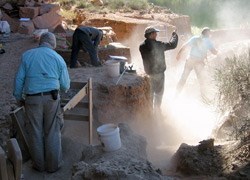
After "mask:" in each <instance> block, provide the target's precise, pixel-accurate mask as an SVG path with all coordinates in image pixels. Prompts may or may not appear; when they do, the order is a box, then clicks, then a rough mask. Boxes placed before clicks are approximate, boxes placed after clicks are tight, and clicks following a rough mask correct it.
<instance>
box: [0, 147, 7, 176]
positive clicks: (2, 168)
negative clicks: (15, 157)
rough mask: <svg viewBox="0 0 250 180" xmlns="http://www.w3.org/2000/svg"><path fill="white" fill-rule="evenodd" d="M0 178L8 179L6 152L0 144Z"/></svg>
mask: <svg viewBox="0 0 250 180" xmlns="http://www.w3.org/2000/svg"><path fill="white" fill-rule="evenodd" d="M0 179H1V180H5V179H6V180H8V171H7V164H6V154H5V152H4V150H3V148H2V147H1V146H0Z"/></svg>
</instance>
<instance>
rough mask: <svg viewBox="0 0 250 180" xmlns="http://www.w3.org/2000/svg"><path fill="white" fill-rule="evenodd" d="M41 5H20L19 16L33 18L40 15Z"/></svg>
mask: <svg viewBox="0 0 250 180" xmlns="http://www.w3.org/2000/svg"><path fill="white" fill-rule="evenodd" d="M39 10H40V8H39V7H20V9H19V16H20V18H30V19H33V18H35V17H37V16H38V15H39V12H40V11H39Z"/></svg>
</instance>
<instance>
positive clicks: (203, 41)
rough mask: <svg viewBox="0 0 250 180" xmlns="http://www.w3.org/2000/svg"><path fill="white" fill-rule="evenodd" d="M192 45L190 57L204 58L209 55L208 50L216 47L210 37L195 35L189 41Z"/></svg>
mask: <svg viewBox="0 0 250 180" xmlns="http://www.w3.org/2000/svg"><path fill="white" fill-rule="evenodd" d="M187 43H188V45H189V46H190V47H191V50H190V54H189V55H190V57H195V58H200V59H204V58H206V56H207V51H208V50H211V49H213V48H214V45H213V43H212V42H211V40H210V39H209V38H204V37H203V38H202V37H200V36H193V37H192V38H191V39H190V40H189V41H188V42H187Z"/></svg>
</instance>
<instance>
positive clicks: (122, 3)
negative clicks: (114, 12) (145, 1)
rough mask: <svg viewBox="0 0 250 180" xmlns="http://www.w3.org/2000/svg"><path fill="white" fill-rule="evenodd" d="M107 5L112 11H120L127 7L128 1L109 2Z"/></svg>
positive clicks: (110, 0)
mask: <svg viewBox="0 0 250 180" xmlns="http://www.w3.org/2000/svg"><path fill="white" fill-rule="evenodd" d="M107 3H108V6H109V7H110V8H111V9H120V8H122V7H124V6H125V4H126V0H108V1H107Z"/></svg>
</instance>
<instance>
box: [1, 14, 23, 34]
mask: <svg viewBox="0 0 250 180" xmlns="http://www.w3.org/2000/svg"><path fill="white" fill-rule="evenodd" d="M2 14H3V17H2V21H7V22H8V23H9V25H10V30H11V32H13V33H16V32H17V31H18V27H19V24H20V22H19V21H18V20H17V19H14V18H11V17H10V16H8V15H7V14H6V13H4V12H2Z"/></svg>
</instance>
